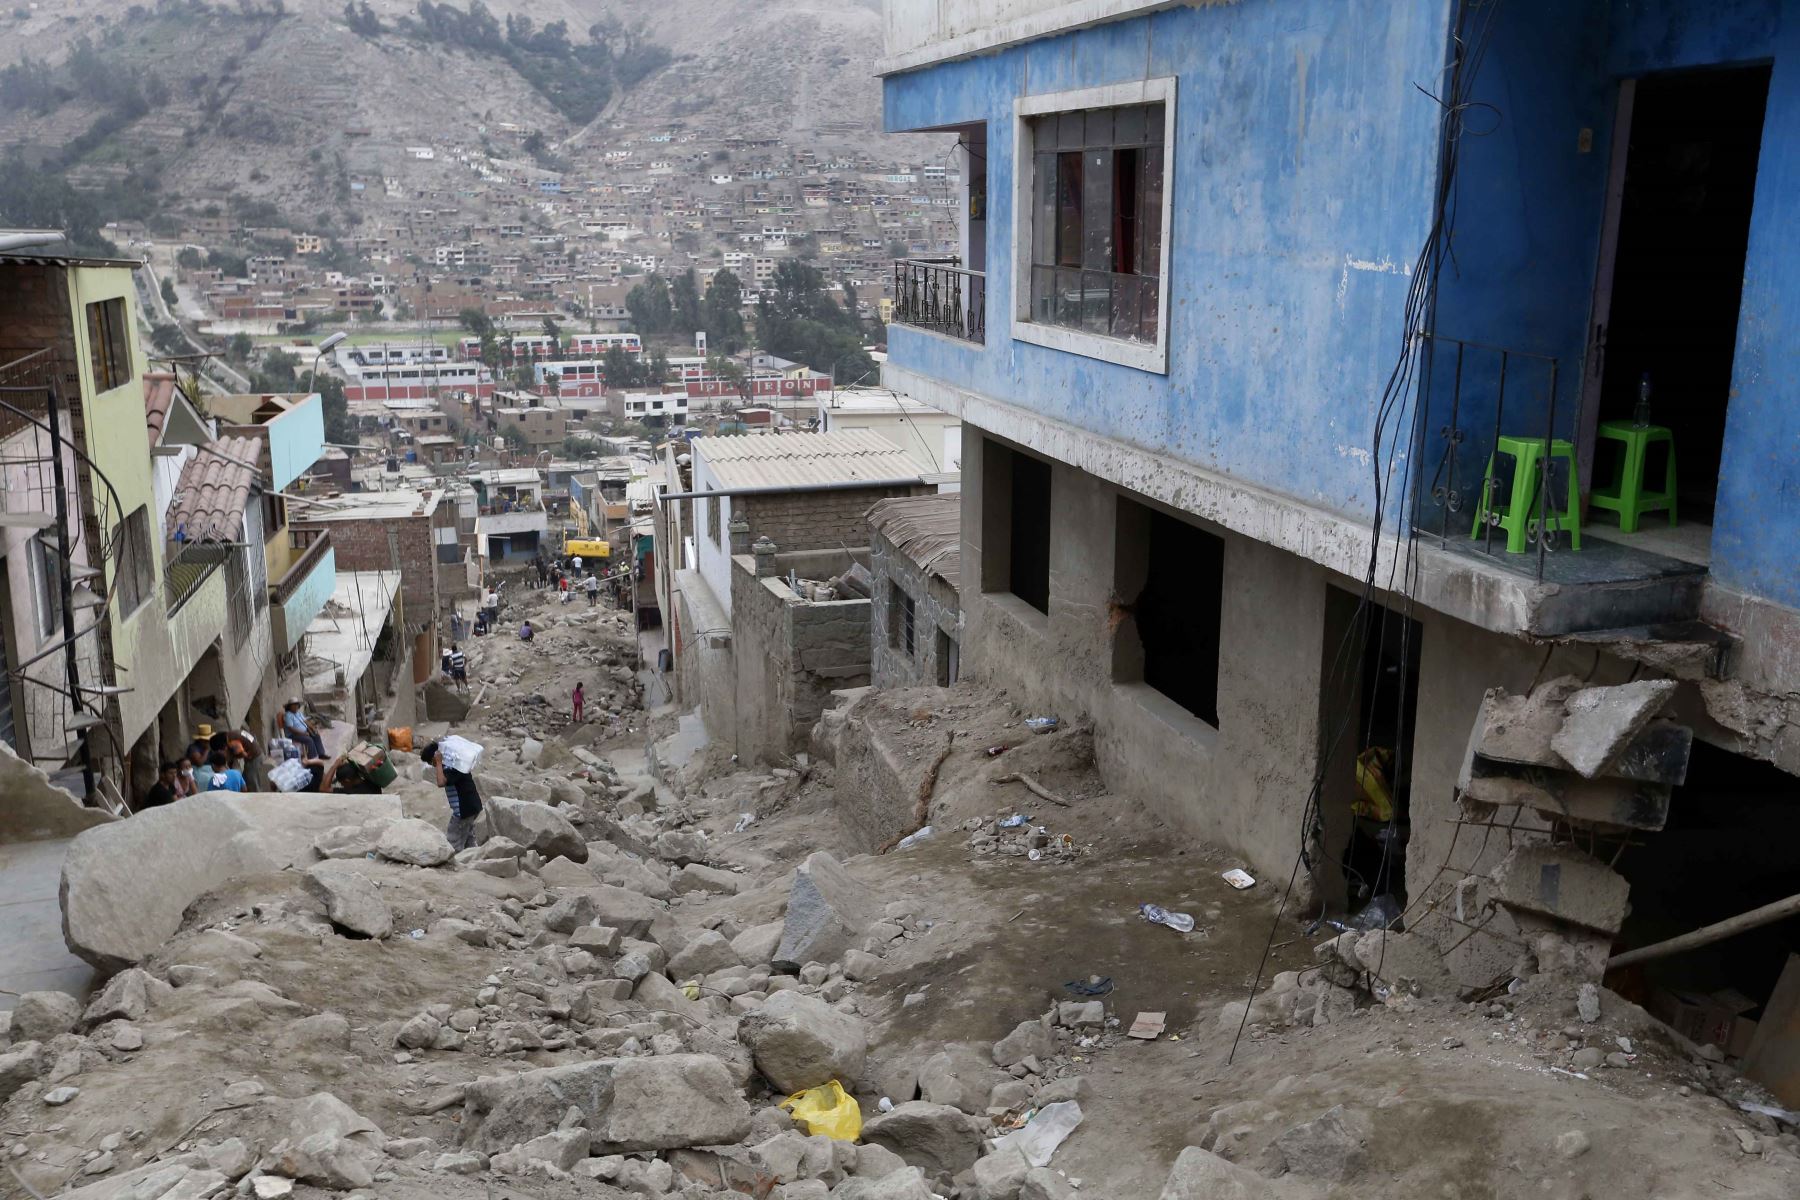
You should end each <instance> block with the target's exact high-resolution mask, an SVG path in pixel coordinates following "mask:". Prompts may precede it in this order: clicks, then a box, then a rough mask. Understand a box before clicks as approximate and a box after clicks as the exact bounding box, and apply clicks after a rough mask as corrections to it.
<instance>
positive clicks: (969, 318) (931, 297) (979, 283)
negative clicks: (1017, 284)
mask: <svg viewBox="0 0 1800 1200" xmlns="http://www.w3.org/2000/svg"><path fill="white" fill-rule="evenodd" d="M959 261H960V260H957V259H946V260H941V261H939V260H930V259H901V260H899V261H897V262H895V263H894V321H895V323H896V324H900V325H910V326H912V327H913V328H914V329H924V330H928V331H929V332H931V333H941V334H943V335H944V336H945V337H953V338H957V339H959V340H961V341H965V342H974V343H975V344H976V345H983V344H985V343H986V341H987V276H986V275H985V274H984V273H982V272H980V271H966V270H964V269H963V268H962V267H960V266H958V265H957V263H958V262H959Z"/></svg>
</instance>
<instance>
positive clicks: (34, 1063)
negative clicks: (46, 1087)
mask: <svg viewBox="0 0 1800 1200" xmlns="http://www.w3.org/2000/svg"><path fill="white" fill-rule="evenodd" d="M48 1058H49V1055H48V1054H47V1053H46V1051H45V1050H44V1045H43V1043H42V1042H20V1043H18V1044H17V1045H15V1046H13V1047H12V1048H11V1049H10V1050H7V1051H5V1052H4V1053H0V1104H4V1103H6V1101H7V1100H8V1099H10V1098H11V1096H12V1094H13V1093H14V1092H16V1091H18V1090H19V1089H20V1088H22V1087H24V1086H25V1085H26V1084H28V1083H30V1082H31V1081H32V1080H34V1079H36V1078H37V1077H38V1076H39V1075H42V1074H43V1073H44V1071H45V1070H46V1069H48V1067H49V1065H50V1064H49V1062H48V1061H47V1059H48Z"/></svg>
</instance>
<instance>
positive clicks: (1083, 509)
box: [962, 425, 1337, 877]
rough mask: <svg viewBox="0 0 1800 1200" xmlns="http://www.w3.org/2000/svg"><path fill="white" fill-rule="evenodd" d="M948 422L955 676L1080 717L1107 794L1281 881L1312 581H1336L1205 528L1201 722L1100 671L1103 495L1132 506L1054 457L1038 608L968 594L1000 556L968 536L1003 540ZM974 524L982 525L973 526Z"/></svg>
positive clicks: (1321, 587)
mask: <svg viewBox="0 0 1800 1200" xmlns="http://www.w3.org/2000/svg"><path fill="white" fill-rule="evenodd" d="M963 429H964V437H965V442H964V451H963V490H962V495H963V556H962V562H963V567H962V571H963V589H962V609H963V621H964V644H963V650H962V655H963V661H962V667H963V673H964V674H965V676H972V677H976V678H981V679H984V680H988V681H991V682H993V683H996V684H999V685H1001V686H1003V687H1005V688H1007V689H1008V690H1010V691H1011V692H1012V693H1013V698H1014V699H1015V700H1016V701H1017V702H1018V703H1019V704H1021V705H1022V706H1023V707H1024V708H1025V709H1026V710H1027V711H1029V712H1033V713H1048V714H1055V715H1057V716H1060V717H1061V718H1063V719H1064V720H1065V721H1074V720H1080V719H1090V720H1092V722H1093V724H1094V745H1095V756H1096V758H1097V760H1098V762H1099V766H1100V770H1101V772H1102V774H1103V775H1104V776H1105V778H1106V780H1107V784H1108V786H1109V787H1110V788H1111V789H1112V790H1113V791H1115V792H1117V793H1119V794H1122V795H1131V796H1137V797H1141V798H1142V800H1143V802H1144V803H1145V805H1146V806H1147V807H1148V808H1149V809H1150V810H1151V811H1152V812H1153V813H1155V814H1156V815H1157V816H1159V817H1161V818H1162V819H1164V820H1166V821H1167V822H1168V823H1169V824H1170V825H1171V826H1173V827H1174V828H1175V829H1176V830H1178V831H1180V832H1181V833H1184V834H1187V835H1190V836H1193V837H1196V838H1204V839H1207V840H1211V841H1215V842H1218V843H1219V844H1221V845H1223V846H1224V847H1226V848H1227V849H1229V850H1231V851H1232V852H1234V853H1236V854H1239V855H1242V856H1243V857H1244V858H1245V859H1246V860H1247V861H1248V862H1249V863H1250V864H1252V867H1253V869H1255V870H1256V871H1258V872H1260V873H1263V874H1268V875H1276V876H1280V877H1285V876H1286V874H1287V872H1288V871H1289V870H1290V869H1291V867H1292V866H1293V861H1294V855H1295V854H1296V853H1297V852H1298V850H1299V848H1300V838H1301V836H1302V830H1301V822H1302V816H1303V813H1304V809H1305V806H1306V798H1307V793H1308V791H1309V789H1310V787H1311V783H1312V778H1313V775H1314V772H1315V771H1316V769H1317V766H1318V760H1319V753H1320V738H1319V704H1318V696H1319V689H1320V687H1321V677H1322V675H1323V664H1322V658H1323V655H1322V650H1321V647H1322V644H1323V638H1324V629H1325V606H1326V598H1327V595H1328V592H1327V586H1328V584H1329V583H1330V582H1331V581H1332V580H1334V579H1336V578H1337V577H1336V576H1334V575H1332V574H1331V573H1330V572H1327V571H1325V570H1324V569H1322V568H1320V567H1317V566H1315V565H1313V564H1311V563H1308V562H1306V561H1305V560H1303V559H1300V558H1298V557H1296V556H1294V555H1290V554H1286V553H1284V552H1282V551H1279V550H1275V549H1272V548H1271V547H1269V546H1266V545H1264V544H1263V543H1260V542H1256V541H1253V540H1250V539H1247V538H1243V537H1239V536H1237V535H1235V534H1230V533H1228V532H1225V531H1223V530H1221V529H1219V528H1217V527H1213V526H1205V527H1206V528H1208V529H1209V530H1210V531H1211V532H1214V533H1217V534H1220V535H1221V536H1223V537H1224V538H1225V573H1224V588H1223V604H1222V608H1221V615H1220V631H1219V633H1220V655H1219V668H1218V675H1219V705H1218V707H1219V724H1218V726H1217V727H1214V726H1211V725H1208V724H1207V723H1205V722H1204V721H1202V720H1200V719H1199V718H1198V717H1195V716H1194V715H1192V714H1191V713H1189V712H1188V711H1187V710H1185V709H1183V708H1182V707H1181V706H1180V705H1178V704H1176V703H1175V702H1174V701H1172V700H1170V699H1169V698H1167V697H1166V696H1164V695H1163V694H1162V693H1160V692H1158V691H1157V690H1155V689H1154V688H1152V687H1150V686H1148V685H1146V684H1144V683H1141V682H1131V681H1125V682H1119V681H1116V675H1115V657H1114V639H1115V638H1116V637H1117V636H1118V634H1117V630H1116V623H1115V620H1114V614H1113V610H1112V601H1113V600H1114V596H1113V569H1114V562H1115V557H1116V550H1117V546H1116V544H1115V543H1116V538H1117V520H1116V516H1117V503H1118V500H1119V499H1120V498H1121V497H1124V498H1128V499H1132V500H1135V501H1136V502H1138V503H1148V501H1146V500H1145V499H1144V498H1143V497H1141V496H1135V495H1133V494H1131V493H1128V492H1124V491H1122V490H1120V489H1118V488H1115V487H1114V486H1112V485H1111V484H1108V483H1106V482H1104V481H1102V480H1100V479H1098V478H1097V477H1095V476H1092V475H1088V474H1086V473H1085V472H1082V471H1079V470H1076V469H1075V468H1073V467H1069V466H1065V465H1062V464H1056V465H1055V467H1054V474H1053V477H1052V484H1051V487H1052V503H1051V506H1050V512H1049V513H1048V514H1047V519H1049V520H1050V521H1051V523H1052V524H1051V539H1050V540H1051V559H1050V604H1049V612H1048V613H1047V614H1046V613H1042V612H1039V611H1038V610H1036V609H1034V608H1032V607H1031V606H1030V605H1029V604H1027V603H1025V602H1024V601H1022V600H1020V599H1019V598H1018V597H1016V596H1013V595H1011V594H1010V593H1007V592H1000V591H987V590H984V588H985V586H986V585H985V584H984V581H983V573H984V572H986V571H989V570H991V569H992V565H991V562H990V561H989V560H991V559H992V558H994V557H998V558H1001V559H1004V555H998V556H994V555H989V554H988V553H985V552H984V549H983V540H984V536H995V537H998V536H1004V534H1003V533H1001V532H1000V531H1003V530H1004V529H1005V527H1006V522H1005V521H1004V520H1000V521H988V522H984V520H983V509H984V506H985V505H986V504H987V503H989V501H990V499H992V498H991V497H989V496H987V495H986V494H985V493H986V490H987V489H985V488H984V487H983V484H982V476H983V472H984V471H985V469H986V463H985V462H984V455H983V453H982V447H981V444H980V442H979V440H978V439H980V438H981V437H982V432H981V431H980V430H979V429H976V428H975V427H973V426H970V425H965V426H964V427H963ZM1165 511H1167V510H1165ZM1177 515H1179V514H1177ZM984 525H985V526H986V527H987V528H988V529H989V530H990V531H992V532H990V533H989V534H987V535H984ZM1124 657H1125V658H1126V659H1129V657H1130V656H1124Z"/></svg>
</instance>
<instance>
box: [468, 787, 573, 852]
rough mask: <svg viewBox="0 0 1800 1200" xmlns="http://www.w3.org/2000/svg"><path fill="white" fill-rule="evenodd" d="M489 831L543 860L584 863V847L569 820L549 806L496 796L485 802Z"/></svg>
mask: <svg viewBox="0 0 1800 1200" xmlns="http://www.w3.org/2000/svg"><path fill="white" fill-rule="evenodd" d="M487 818H488V828H489V829H491V830H492V831H493V832H495V833H497V834H499V835H500V836H501V837H509V838H511V839H512V840H513V841H515V842H517V843H519V845H521V846H523V847H525V848H526V849H527V850H536V851H537V852H538V853H539V854H540V855H542V856H543V857H545V858H547V859H548V858H566V859H569V860H570V861H571V862H578V863H580V862H586V861H587V856H588V848H587V843H586V842H584V841H582V840H581V834H580V833H579V832H578V831H577V830H576V828H575V826H573V825H571V824H569V819H568V818H567V817H565V816H563V815H562V814H561V813H559V812H557V811H556V809H554V808H552V807H551V806H550V805H548V804H535V803H533V802H531V801H529V800H513V799H509V798H508V797H506V796H496V797H494V798H493V799H492V800H489V801H488V802H487Z"/></svg>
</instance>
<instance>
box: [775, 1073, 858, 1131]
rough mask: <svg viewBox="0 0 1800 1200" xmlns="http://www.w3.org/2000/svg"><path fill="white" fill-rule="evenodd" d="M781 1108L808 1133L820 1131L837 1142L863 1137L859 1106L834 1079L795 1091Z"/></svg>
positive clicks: (782, 1103) (784, 1101)
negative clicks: (802, 1090) (801, 1090)
mask: <svg viewBox="0 0 1800 1200" xmlns="http://www.w3.org/2000/svg"><path fill="white" fill-rule="evenodd" d="M781 1107H782V1108H785V1109H787V1110H788V1112H789V1113H790V1114H792V1116H793V1118H794V1120H795V1121H797V1122H799V1123H800V1125H802V1126H803V1127H804V1128H805V1129H806V1132H807V1133H808V1134H809V1135H810V1134H820V1133H822V1134H824V1135H825V1136H826V1137H828V1138H834V1139H836V1140H837V1141H840V1142H854V1141H855V1140H856V1139H857V1138H859V1137H861V1136H862V1109H860V1108H858V1107H857V1105H856V1101H855V1100H852V1099H851V1098H850V1097H849V1095H848V1094H846V1093H845V1091H844V1086H843V1084H841V1083H839V1082H838V1081H837V1080H835V1079H833V1080H832V1081H831V1082H830V1083H822V1084H820V1085H819V1086H818V1087H814V1088H807V1089H806V1090H805V1091H804V1092H795V1093H794V1094H793V1095H792V1096H789V1097H788V1098H787V1099H786V1100H783V1101H782V1102H781Z"/></svg>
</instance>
